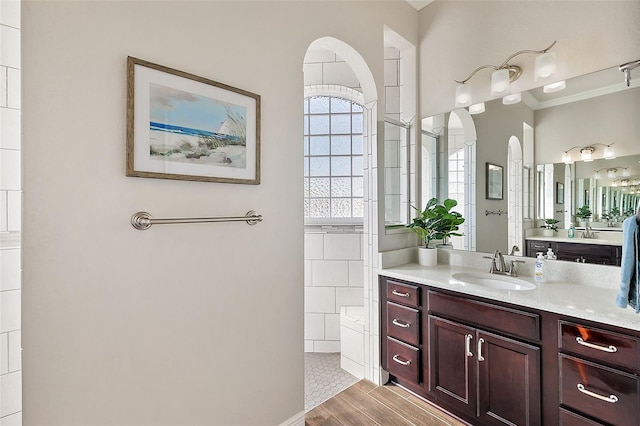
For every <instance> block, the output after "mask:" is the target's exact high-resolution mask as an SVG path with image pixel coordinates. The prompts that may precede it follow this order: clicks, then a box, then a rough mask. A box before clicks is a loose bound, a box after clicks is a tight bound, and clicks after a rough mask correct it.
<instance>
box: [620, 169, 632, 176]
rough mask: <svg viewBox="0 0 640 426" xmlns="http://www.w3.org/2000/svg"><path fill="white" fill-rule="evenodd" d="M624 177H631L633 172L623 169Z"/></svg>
mask: <svg viewBox="0 0 640 426" xmlns="http://www.w3.org/2000/svg"><path fill="white" fill-rule="evenodd" d="M622 176H623V177H629V176H631V172H630V171H629V169H628V168H624V169H622Z"/></svg>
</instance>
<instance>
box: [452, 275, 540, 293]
mask: <svg viewBox="0 0 640 426" xmlns="http://www.w3.org/2000/svg"><path fill="white" fill-rule="evenodd" d="M451 278H453V279H454V280H455V281H460V282H463V283H466V284H473V285H479V286H482V287H490V288H495V289H500V290H516V291H523V290H533V289H535V288H536V285H535V284H533V283H531V282H529V281H526V280H523V279H520V278H515V277H509V276H506V275H497V274H488V273H483V272H459V273H456V274H452V275H451Z"/></svg>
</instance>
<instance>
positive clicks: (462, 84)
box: [455, 41, 564, 107]
mask: <svg viewBox="0 0 640 426" xmlns="http://www.w3.org/2000/svg"><path fill="white" fill-rule="evenodd" d="M555 44H556V41H554V42H553V43H551V44H550V45H549V47H547V48H546V49H542V50H520V51H518V52H516V53H514V54H512V55H510V56H509V57H508V58H507V59H505V60H504V62H502V64H500V65H483V66H481V67H478V68H476V69H475V70H473V72H472V73H471V74H469V76H468V77H467V78H465V79H464V80H455V82H456V83H458V85H457V86H456V98H455V105H456V107H464V106H468V105H471V103H472V99H471V89H470V87H469V85H468V84H467V82H468V81H469V80H471V78H473V76H474V75H476V73H477V72H478V71H480V70H483V69H486V68H491V69H493V70H494V71H493V72H492V73H491V96H494V97H497V96H505V95H508V94H510V92H511V83H513V82H514V81H516V80H517V79H518V78H520V76H521V75H522V68H521V67H520V66H518V65H513V64H510V63H509V61H510V60H512V59H513V58H515V57H516V56H518V55H522V54H525V53H529V54H532V55H540V56H538V57H537V58H536V60H535V64H534V71H533V75H534V80H535V81H536V82H538V81H548V80H549V79H551V78H552V77H553V76H554V75H555V74H556V73H557V70H558V66H557V62H556V55H555V53H553V52H549V50H550V49H551V48H552V47H553V46H555ZM555 84H557V85H558V86H554V88H555V90H561V88H560V86H562V88H564V82H557V83H555ZM549 86H552V85H549ZM503 103H504V104H505V105H509V104H508V103H506V102H503ZM511 103H516V102H511Z"/></svg>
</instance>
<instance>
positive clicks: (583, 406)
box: [558, 320, 640, 425]
mask: <svg viewBox="0 0 640 426" xmlns="http://www.w3.org/2000/svg"><path fill="white" fill-rule="evenodd" d="M558 329H559V330H558V333H559V334H558V337H559V338H558V345H559V346H558V350H559V351H558V364H559V367H560V405H561V420H562V423H561V424H563V425H574V424H576V425H578V424H598V425H599V424H606V425H609V424H611V425H632V424H633V425H638V424H640V377H638V376H639V374H640V352H639V349H640V338H638V337H637V336H631V335H627V334H622V333H618V332H614V331H610V330H603V329H600V328H597V327H593V326H590V325H586V324H584V323H582V322H570V321H564V320H561V321H559V322H558ZM565 418H566V422H565V420H564V419H565ZM579 421H583V423H580V422H579Z"/></svg>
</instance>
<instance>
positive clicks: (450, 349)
mask: <svg viewBox="0 0 640 426" xmlns="http://www.w3.org/2000/svg"><path fill="white" fill-rule="evenodd" d="M429 333H430V344H429V389H430V391H431V392H432V393H434V394H435V395H437V397H438V399H441V400H442V401H445V402H446V403H448V404H449V405H451V406H453V407H456V408H458V409H459V410H462V411H464V412H467V413H470V414H472V415H474V416H475V415H476V407H477V401H476V395H477V393H476V380H475V364H474V361H475V358H474V356H473V352H471V354H469V353H468V352H467V349H472V348H473V345H474V342H475V340H474V337H473V336H474V335H475V330H474V329H473V328H471V327H467V326H464V325H462V324H458V323H454V322H451V321H447V320H445V319H442V318H438V317H435V316H432V315H430V316H429ZM467 342H468V343H467Z"/></svg>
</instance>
